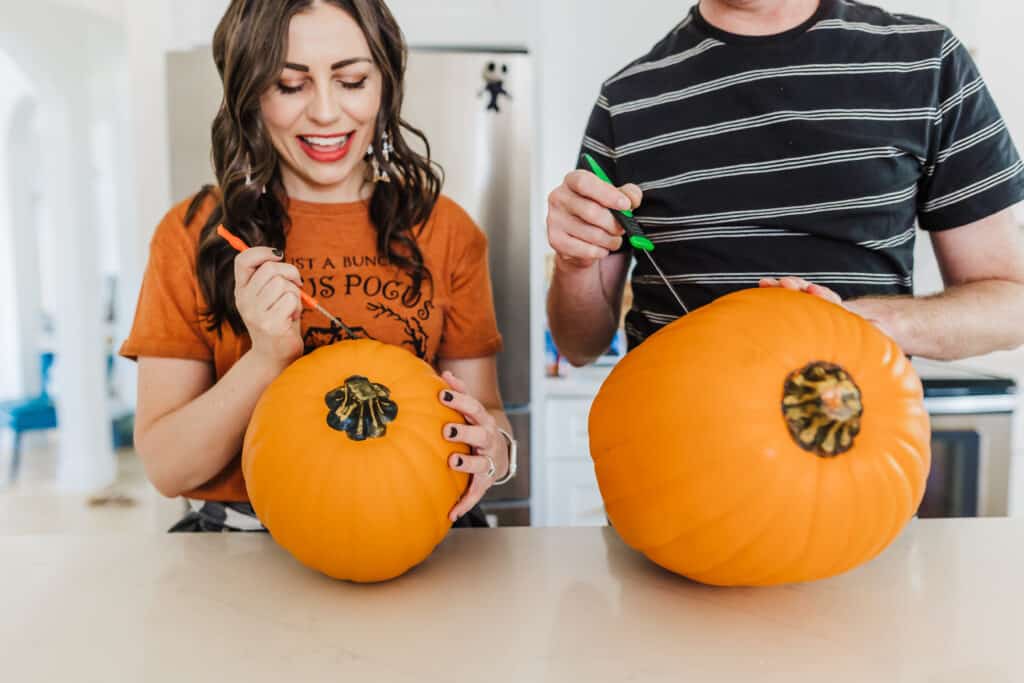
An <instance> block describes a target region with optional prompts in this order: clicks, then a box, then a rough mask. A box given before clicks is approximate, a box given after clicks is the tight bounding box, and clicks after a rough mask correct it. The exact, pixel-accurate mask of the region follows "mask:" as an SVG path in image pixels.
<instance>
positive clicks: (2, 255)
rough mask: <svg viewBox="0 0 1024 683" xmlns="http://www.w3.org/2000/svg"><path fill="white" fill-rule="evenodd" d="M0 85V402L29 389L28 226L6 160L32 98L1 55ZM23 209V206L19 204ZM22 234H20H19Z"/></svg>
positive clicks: (11, 64)
mask: <svg viewBox="0 0 1024 683" xmlns="http://www.w3.org/2000/svg"><path fill="white" fill-rule="evenodd" d="M0 82H2V83H3V84H4V92H3V94H2V95H0V160H4V163H0V400H2V398H4V397H7V398H10V397H14V396H20V395H23V394H24V393H26V392H27V391H28V390H29V387H28V386H26V382H25V378H24V376H23V370H22V367H21V362H22V358H23V355H24V352H25V348H24V347H25V344H24V342H23V340H22V339H21V334H20V333H21V331H22V325H21V323H22V310H23V308H24V307H23V305H22V302H21V301H20V299H19V291H18V288H17V274H18V268H17V266H18V263H17V262H18V259H19V255H20V250H19V249H18V246H19V245H20V243H21V242H22V241H23V240H24V231H25V230H26V229H29V226H24V225H18V220H17V218H18V216H17V211H16V207H17V206H19V204H18V202H19V199H23V198H19V197H17V196H16V193H17V191H18V188H17V182H16V181H17V178H15V177H11V174H10V166H11V165H10V163H6V162H7V160H9V159H10V158H11V156H12V155H13V154H14V153H15V150H13V149H11V140H10V137H9V134H10V132H11V130H10V127H11V126H13V125H17V124H16V123H15V122H14V121H13V120H12V118H13V117H14V116H17V115H18V114H17V112H18V111H19V110H20V109H22V108H23V107H24V105H25V102H26V101H30V100H31V98H32V91H31V90H30V87H29V83H28V81H27V79H26V78H25V75H24V74H23V73H22V71H21V69H19V68H18V66H17V65H16V64H15V63H14V61H13V60H12V59H11V58H10V57H8V56H6V55H4V54H2V53H0ZM20 205H21V206H23V203H22V204H20ZM19 231H21V232H20V233H19Z"/></svg>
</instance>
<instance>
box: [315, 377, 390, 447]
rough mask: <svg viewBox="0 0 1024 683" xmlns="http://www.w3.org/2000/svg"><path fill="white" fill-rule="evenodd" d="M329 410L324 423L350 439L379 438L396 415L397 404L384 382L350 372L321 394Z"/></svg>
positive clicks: (385, 432)
mask: <svg viewBox="0 0 1024 683" xmlns="http://www.w3.org/2000/svg"><path fill="white" fill-rule="evenodd" d="M324 402H325V403H326V404H327V408H328V410H329V412H328V413H327V425H328V426H329V427H330V428H331V429H335V430H337V431H339V432H345V433H346V434H348V438H350V439H352V440H353V441H366V440H367V439H378V438H380V437H382V436H384V435H385V434H387V431H388V427H387V425H388V423H389V422H393V421H394V419H395V418H396V417H397V416H398V404H397V403H395V402H394V401H392V400H391V390H390V389H388V388H387V387H386V386H384V385H383V384H378V383H376V382H371V381H370V380H368V379H367V378H365V377H362V376H360V375H353V376H352V377H349V378H348V379H347V380H345V383H344V384H343V385H341V386H340V387H338V388H337V389H333V390H332V391H329V392H328V393H327V395H326V396H325V397H324Z"/></svg>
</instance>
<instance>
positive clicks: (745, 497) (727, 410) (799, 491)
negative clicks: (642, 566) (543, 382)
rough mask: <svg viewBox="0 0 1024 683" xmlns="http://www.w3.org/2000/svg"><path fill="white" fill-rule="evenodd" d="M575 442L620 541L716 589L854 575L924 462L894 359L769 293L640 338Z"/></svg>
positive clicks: (902, 373)
mask: <svg viewBox="0 0 1024 683" xmlns="http://www.w3.org/2000/svg"><path fill="white" fill-rule="evenodd" d="M589 427H590V449H591V455H592V457H593V460H594V467H595V471H596V474H597V480H598V483H599V485H600V488H601V495H602V497H603V499H604V502H605V506H606V510H607V514H608V517H609V519H610V520H611V523H612V525H613V526H614V528H615V529H616V530H617V531H618V533H619V535H620V536H621V537H622V539H623V540H624V541H625V542H626V543H627V544H629V545H630V546H632V547H633V548H635V549H637V550H639V551H641V552H643V553H644V554H645V555H647V557H648V558H650V559H651V560H652V561H654V562H655V563H657V564H659V565H661V566H663V567H665V568H666V569H669V570H671V571H673V572H676V573H678V574H681V575H683V576H686V577H689V578H691V579H694V580H696V581H700V582H703V583H708V584H714V585H722V586H732V585H746V586H763V585H774V584H784V583H792V582H803V581H811V580H815V579H821V578H825V577H829V576H833V575H836V574H839V573H841V572H844V571H846V570H849V569H851V568H853V567H856V566H858V565H860V564H862V563H864V562H867V561H868V560H870V559H871V558H873V557H874V556H876V555H877V554H878V553H880V552H881V551H882V550H884V549H885V548H886V547H887V546H888V545H889V544H890V543H891V542H892V541H893V539H894V538H895V537H896V536H897V535H898V534H899V533H900V531H901V530H902V529H903V527H904V526H905V525H906V524H907V522H908V521H909V520H910V519H911V517H912V516H913V515H914V513H915V511H916V510H917V507H918V505H919V504H920V502H921V498H922V496H923V495H924V488H925V482H926V480H927V477H928V469H929V466H930V462H931V455H930V450H929V441H930V425H929V420H928V414H927V412H926V411H925V408H924V402H923V392H922V387H921V382H920V380H919V378H918V377H917V374H916V373H915V372H914V369H913V368H912V367H911V365H910V362H909V361H908V359H907V358H906V356H905V355H904V354H903V353H902V351H901V350H900V348H899V347H898V346H897V345H896V343H895V342H894V341H893V340H892V339H890V338H889V337H888V336H886V335H885V334H883V333H882V332H880V331H879V330H878V329H877V328H876V327H875V326H874V325H872V324H871V323H869V322H867V321H866V320H864V319H863V318H861V317H860V316H857V315H855V314H853V313H851V312H849V311H847V310H846V309H845V308H843V307H841V306H837V305H835V304H832V303H828V302H826V301H823V300H821V299H819V298H817V297H814V296H811V295H809V294H805V293H802V292H793V291H790V290H785V289H751V290H744V291H740V292H737V293H734V294H730V295H728V296H725V297H722V298H721V299H719V300H717V301H715V302H714V303H712V304H710V305H708V306H705V307H703V308H701V309H699V310H697V311H695V312H693V313H691V314H690V315H688V316H685V317H684V318H682V319H680V320H678V321H676V322H674V323H672V324H671V325H668V326H666V327H665V328H663V329H661V330H659V331H658V332H657V333H656V334H654V335H652V336H651V337H649V338H648V339H647V340H646V341H645V342H644V343H643V344H641V345H640V346H639V347H637V348H636V349H635V350H633V351H632V352H631V353H630V354H628V355H627V356H626V357H625V358H624V359H623V360H622V361H621V362H620V363H619V364H618V365H617V366H616V367H615V369H614V370H613V371H612V372H611V374H610V375H609V376H608V378H607V380H606V381H605V383H604V384H603V386H602V387H601V390H600V392H599V394H598V396H597V398H596V399H595V401H594V404H593V406H592V408H591V412H590V425H589Z"/></svg>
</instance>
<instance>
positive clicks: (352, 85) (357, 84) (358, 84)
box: [341, 78, 366, 90]
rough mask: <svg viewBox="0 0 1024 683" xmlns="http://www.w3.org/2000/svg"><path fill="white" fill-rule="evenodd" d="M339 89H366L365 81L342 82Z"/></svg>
mask: <svg viewBox="0 0 1024 683" xmlns="http://www.w3.org/2000/svg"><path fill="white" fill-rule="evenodd" d="M341 87H343V88H345V89H346V90H361V89H363V88H364V87H366V79H365V78H363V79H361V80H358V81H342V82H341Z"/></svg>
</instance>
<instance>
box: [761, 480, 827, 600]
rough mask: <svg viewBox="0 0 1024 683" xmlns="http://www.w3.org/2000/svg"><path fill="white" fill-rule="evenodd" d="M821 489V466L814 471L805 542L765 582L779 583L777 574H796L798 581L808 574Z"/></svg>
mask: <svg viewBox="0 0 1024 683" xmlns="http://www.w3.org/2000/svg"><path fill="white" fill-rule="evenodd" d="M820 489H821V468H820V467H817V468H815V472H814V491H813V492H812V493H811V495H810V496H808V500H810V501H812V504H811V512H812V514H810V515H808V516H807V526H806V533H805V534H804V538H803V542H802V543H801V544H800V552H798V553H794V554H793V559H792V560H791V561H790V562H788V563H786V564H783V565H779V566H778V567H776V568H775V571H773V572H771V573H770V574H768V575H767V576H768V578H767V579H763V580H764V581H765V583H768V584H775V583H778V581H777V579H776V578H775V577H777V576H780V575H781V576H795V577H797V580H798V581H803V580H805V578H804V577H806V575H807V567H806V558H807V550H808V548H810V546H811V537H812V536H813V533H814V522H815V519H814V516H813V511H814V510H815V509H816V508H817V503H818V491H819V490H820Z"/></svg>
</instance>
